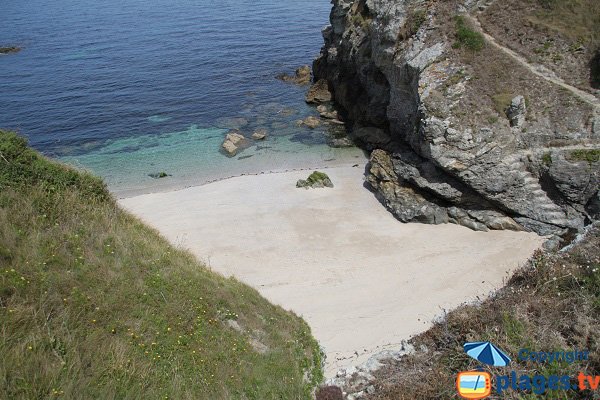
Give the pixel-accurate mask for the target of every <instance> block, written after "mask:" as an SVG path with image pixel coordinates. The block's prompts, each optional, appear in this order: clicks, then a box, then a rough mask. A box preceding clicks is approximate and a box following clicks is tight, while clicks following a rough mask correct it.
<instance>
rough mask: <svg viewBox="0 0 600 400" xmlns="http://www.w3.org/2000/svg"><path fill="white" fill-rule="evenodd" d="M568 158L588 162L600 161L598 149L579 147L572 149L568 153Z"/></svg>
mask: <svg viewBox="0 0 600 400" xmlns="http://www.w3.org/2000/svg"><path fill="white" fill-rule="evenodd" d="M568 158H569V159H570V160H572V161H587V162H588V163H590V164H592V163H596V162H598V161H600V150H599V149H580V150H573V151H571V152H570V153H569V155H568Z"/></svg>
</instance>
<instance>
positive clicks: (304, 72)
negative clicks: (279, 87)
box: [277, 65, 311, 85]
mask: <svg viewBox="0 0 600 400" xmlns="http://www.w3.org/2000/svg"><path fill="white" fill-rule="evenodd" d="M310 78H311V76H310V66H308V65H303V66H302V67H299V68H297V69H296V72H294V75H288V74H280V75H277V79H280V80H282V81H284V82H292V83H295V84H297V85H308V84H309V83H310Z"/></svg>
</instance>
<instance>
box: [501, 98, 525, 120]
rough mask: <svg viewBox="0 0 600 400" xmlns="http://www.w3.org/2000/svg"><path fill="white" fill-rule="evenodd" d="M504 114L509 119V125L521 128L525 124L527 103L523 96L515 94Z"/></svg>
mask: <svg viewBox="0 0 600 400" xmlns="http://www.w3.org/2000/svg"><path fill="white" fill-rule="evenodd" d="M506 116H507V117H508V120H509V121H510V126H512V127H515V128H522V127H523V125H525V118H526V117H527V105H526V103H525V98H524V97H523V96H517V97H515V98H514V99H512V101H511V102H510V106H508V109H507V110H506Z"/></svg>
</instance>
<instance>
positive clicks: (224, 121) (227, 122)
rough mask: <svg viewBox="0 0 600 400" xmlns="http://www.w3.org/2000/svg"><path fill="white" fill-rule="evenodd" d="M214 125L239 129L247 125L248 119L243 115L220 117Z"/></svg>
mask: <svg viewBox="0 0 600 400" xmlns="http://www.w3.org/2000/svg"><path fill="white" fill-rule="evenodd" d="M216 125H217V126H218V127H222V128H228V129H241V128H243V127H245V126H246V125H248V120H247V119H246V118H243V117H222V118H219V119H217V123H216Z"/></svg>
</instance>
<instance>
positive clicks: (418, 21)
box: [398, 8, 427, 41]
mask: <svg viewBox="0 0 600 400" xmlns="http://www.w3.org/2000/svg"><path fill="white" fill-rule="evenodd" d="M425 21H427V10H426V9H424V8H415V9H412V10H409V11H408V14H407V16H406V21H405V22H404V25H403V26H402V28H400V32H399V33H398V41H404V40H407V39H409V38H411V37H413V36H414V35H415V34H416V33H417V32H418V31H419V28H421V26H422V25H423V24H424V23H425Z"/></svg>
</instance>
